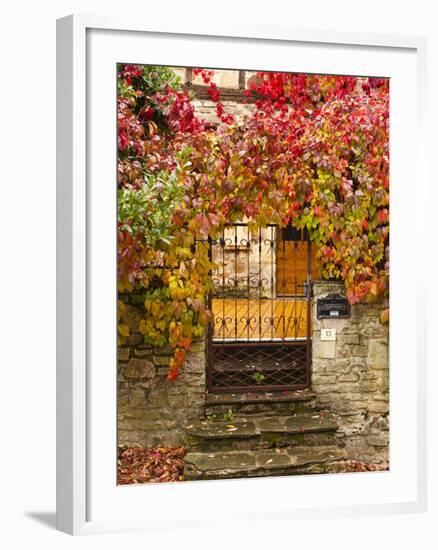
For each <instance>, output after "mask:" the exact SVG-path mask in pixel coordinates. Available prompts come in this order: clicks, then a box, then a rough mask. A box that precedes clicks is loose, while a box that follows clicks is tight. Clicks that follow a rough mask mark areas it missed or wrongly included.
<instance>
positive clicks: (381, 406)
mask: <svg viewBox="0 0 438 550" xmlns="http://www.w3.org/2000/svg"><path fill="white" fill-rule="evenodd" d="M368 410H369V411H370V412H374V413H382V414H384V413H388V412H389V403H388V402H386V401H373V402H371V403H370V404H369V406H368Z"/></svg>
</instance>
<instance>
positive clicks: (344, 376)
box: [338, 372, 359, 382]
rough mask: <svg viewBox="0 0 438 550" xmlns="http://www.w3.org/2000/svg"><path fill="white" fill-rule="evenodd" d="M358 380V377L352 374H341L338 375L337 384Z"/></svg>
mask: <svg viewBox="0 0 438 550" xmlns="http://www.w3.org/2000/svg"><path fill="white" fill-rule="evenodd" d="M358 380H359V375H358V374H355V373H354V372H353V373H351V374H341V375H339V378H338V381H339V382H357V381H358Z"/></svg>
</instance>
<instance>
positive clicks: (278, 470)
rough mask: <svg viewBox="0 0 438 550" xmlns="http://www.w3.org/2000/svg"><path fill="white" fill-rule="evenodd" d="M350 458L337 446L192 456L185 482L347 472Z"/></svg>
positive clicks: (202, 453) (198, 453)
mask: <svg viewBox="0 0 438 550" xmlns="http://www.w3.org/2000/svg"><path fill="white" fill-rule="evenodd" d="M346 458H347V456H346V453H345V451H344V450H343V449H339V448H337V447H335V446H332V445H331V446H324V447H307V446H302V447H298V448H286V449H258V450H252V451H229V452H218V453H208V452H189V453H188V454H187V455H186V457H185V466H184V479H185V480H198V479H230V478H245V477H260V476H280V475H297V474H321V473H335V472H345V471H346V467H345V460H346Z"/></svg>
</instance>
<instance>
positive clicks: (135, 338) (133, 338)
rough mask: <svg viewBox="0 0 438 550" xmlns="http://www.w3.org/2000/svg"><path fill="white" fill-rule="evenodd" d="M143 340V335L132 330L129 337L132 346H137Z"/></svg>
mask: <svg viewBox="0 0 438 550" xmlns="http://www.w3.org/2000/svg"><path fill="white" fill-rule="evenodd" d="M142 342H143V336H142V335H141V334H140V333H139V332H131V334H130V335H129V337H128V344H129V345H130V346H137V345H138V344H141V343H142Z"/></svg>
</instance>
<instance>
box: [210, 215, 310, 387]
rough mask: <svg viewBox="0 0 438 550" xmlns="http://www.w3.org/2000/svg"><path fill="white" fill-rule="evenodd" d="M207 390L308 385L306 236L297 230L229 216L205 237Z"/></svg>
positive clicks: (308, 261)
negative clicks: (209, 268) (208, 269)
mask: <svg viewBox="0 0 438 550" xmlns="http://www.w3.org/2000/svg"><path fill="white" fill-rule="evenodd" d="M210 257H211V260H212V262H213V264H214V266H215V267H214V270H213V272H212V291H211V293H210V295H209V308H210V309H211V311H212V323H211V325H210V327H209V337H208V387H209V391H216V392H229V391H236V392H238V391H257V390H264V391H266V390H292V389H304V388H307V387H309V385H310V363H311V355H310V354H311V296H310V288H311V243H310V240H309V238H308V234H307V232H306V231H305V230H296V229H293V228H292V227H288V228H285V229H280V228H278V227H277V226H275V225H268V226H267V227H265V228H259V229H257V230H256V231H251V230H250V228H249V227H248V225H247V224H244V223H235V224H233V225H232V226H228V227H227V228H225V229H224V231H223V233H222V235H221V237H220V238H218V239H216V240H210Z"/></svg>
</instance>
